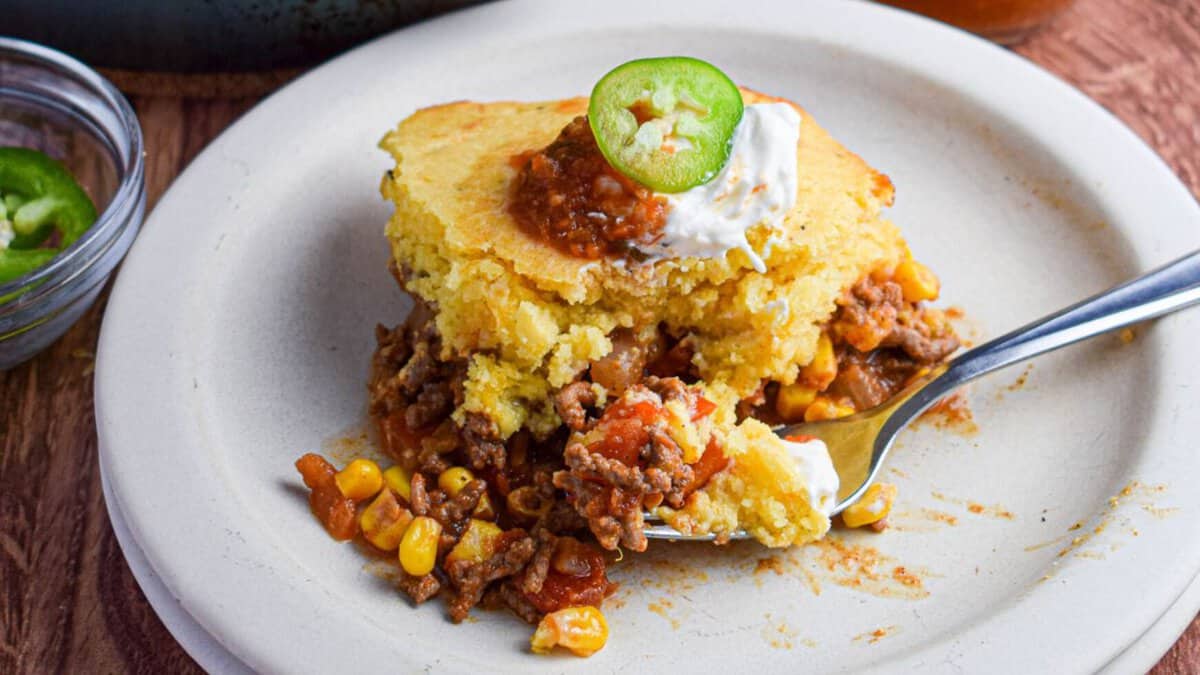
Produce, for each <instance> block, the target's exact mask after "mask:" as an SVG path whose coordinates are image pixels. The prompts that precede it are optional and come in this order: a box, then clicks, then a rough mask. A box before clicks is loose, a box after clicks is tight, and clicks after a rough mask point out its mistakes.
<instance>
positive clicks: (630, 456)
mask: <svg viewBox="0 0 1200 675" xmlns="http://www.w3.org/2000/svg"><path fill="white" fill-rule="evenodd" d="M601 429H602V430H603V434H604V436H603V438H601V439H600V440H598V441H596V442H595V443H592V444H591V445H589V446H588V450H590V451H592V452H596V453H599V454H601V455H604V456H605V457H608V458H609V459H615V460H617V461H618V462H621V463H622V464H625V465H626V466H637V465H638V460H639V459H640V458H641V452H642V448H643V447H645V445H646V444H647V443H649V442H650V431H649V430H648V429H647V428H646V427H645V425H643V424H642V422H641V421H640V420H636V419H619V420H612V421H611V422H608V423H607V424H604V425H603V426H602V427H601Z"/></svg>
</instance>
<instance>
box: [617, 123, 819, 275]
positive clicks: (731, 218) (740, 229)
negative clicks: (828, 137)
mask: <svg viewBox="0 0 1200 675" xmlns="http://www.w3.org/2000/svg"><path fill="white" fill-rule="evenodd" d="M799 141H800V115H799V113H797V112H796V110H795V108H793V107H792V106H790V105H788V104H786V103H754V104H751V105H748V106H746V108H745V110H744V111H743V112H742V119H741V121H740V122H739V123H738V126H737V129H736V130H735V131H734V135H733V144H732V147H731V150H730V155H729V161H727V162H726V163H725V166H724V167H723V168H722V169H721V172H720V173H718V174H717V176H716V177H715V178H713V179H712V180H711V181H709V182H707V183H705V184H703V185H697V186H696V187H694V188H691V189H690V190H686V191H684V192H680V193H676V194H663V195H660V196H661V197H663V198H664V199H665V200H666V201H667V204H668V207H669V209H668V211H667V219H666V224H665V225H664V226H663V229H662V235H661V236H660V237H659V238H658V239H657V240H656V241H654V242H653V243H651V244H648V245H644V246H640V247H639V248H640V250H641V251H642V252H643V253H645V254H646V255H648V256H649V257H651V258H722V257H724V256H725V254H727V253H728V252H729V251H731V250H733V249H738V250H741V251H743V252H744V253H745V254H746V256H747V257H748V258H749V259H750V262H751V264H752V265H754V269H755V270H756V271H758V272H760V273H762V272H766V271H767V266H766V263H765V262H764V261H763V259H762V257H760V256H759V254H758V253H757V252H756V251H755V250H754V249H753V248H751V246H750V242H749V240H748V239H747V238H746V232H747V231H748V230H749V229H750V228H752V227H754V226H756V225H759V224H760V223H767V224H768V226H769V227H771V228H772V229H775V228H778V227H779V226H780V224H781V223H782V222H783V219H784V217H785V216H786V215H787V213H788V212H789V211H790V210H791V209H792V207H793V206H795V204H796V186H797V175H796V146H797V143H799Z"/></svg>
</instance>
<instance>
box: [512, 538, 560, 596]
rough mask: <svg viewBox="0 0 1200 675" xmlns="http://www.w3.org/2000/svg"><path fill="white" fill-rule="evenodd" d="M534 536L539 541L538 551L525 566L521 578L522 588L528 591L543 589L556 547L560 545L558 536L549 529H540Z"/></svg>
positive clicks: (534, 591) (535, 591)
mask: <svg viewBox="0 0 1200 675" xmlns="http://www.w3.org/2000/svg"><path fill="white" fill-rule="evenodd" d="M534 538H535V540H536V541H537V551H536V552H534V554H533V558H532V559H531V560H530V561H529V565H528V566H527V567H526V568H525V574H524V578H523V579H522V580H521V590H522V591H524V592H526V593H537V592H539V591H541V590H542V584H544V583H545V582H546V575H547V574H548V573H549V572H550V559H551V558H552V557H554V549H555V548H557V547H558V539H559V538H558V536H556V535H555V534H554V533H552V532H550V531H549V530H545V529H541V530H538V531H537V532H536V533H535V534H534Z"/></svg>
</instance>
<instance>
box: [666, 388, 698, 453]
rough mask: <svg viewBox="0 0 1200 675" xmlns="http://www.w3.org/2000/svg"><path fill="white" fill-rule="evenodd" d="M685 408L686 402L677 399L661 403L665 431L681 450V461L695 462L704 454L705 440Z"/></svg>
mask: <svg viewBox="0 0 1200 675" xmlns="http://www.w3.org/2000/svg"><path fill="white" fill-rule="evenodd" d="M687 408H688V406H687V404H685V403H684V402H683V401H679V400H673V401H667V402H666V404H665V405H663V409H664V410H665V411H666V420H667V433H668V434H669V435H670V436H671V439H672V440H674V441H675V442H676V443H677V444H679V449H680V450H683V462H684V463H685V464H695V463H696V462H697V461H698V460H699V459H700V455H703V454H704V445H705V441H704V440H702V439H701V438H700V430H699V429H698V428H697V427H696V425H695V424H693V423H692V415H691V413H690V412H689V411H688V409H687Z"/></svg>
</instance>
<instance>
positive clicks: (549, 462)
mask: <svg viewBox="0 0 1200 675" xmlns="http://www.w3.org/2000/svg"><path fill="white" fill-rule="evenodd" d="M382 147H383V148H384V149H385V150H387V151H388V152H389V153H391V154H392V156H393V157H394V158H395V160H396V166H395V168H394V169H392V170H391V171H389V172H388V173H387V175H386V176H385V177H384V180H383V183H382V187H381V191H382V193H383V195H384V196H385V197H386V198H387V199H389V200H390V201H392V202H393V203H394V205H395V213H394V215H393V216H392V219H391V220H390V222H389V223H388V226H387V230H386V233H387V237H388V240H389V242H390V245H391V251H392V258H393V260H392V272H393V274H394V275H395V277H396V280H397V281H398V283H399V284H400V286H401V287H402V288H403V289H404V290H406V291H407V292H408V293H409V294H410V295H411V296H412V297H413V300H414V302H415V306H414V308H413V310H412V312H411V313H410V315H409V317H408V319H407V320H406V321H405V322H404V323H403V324H401V325H399V326H396V327H394V328H385V327H380V328H378V329H377V340H378V348H377V351H376V353H375V356H374V359H373V362H372V367H371V374H370V380H369V385H368V388H369V399H370V405H369V410H370V414H371V417H372V419H373V420H374V422H375V423H376V424H377V425H378V428H379V431H380V439H381V444H382V446H383V450H384V452H385V453H386V454H387V455H389V456H390V458H391V459H392V460H393V461H394V462H395V465H394V466H392V467H390V468H388V469H387V470H386V471H381V470H380V469H379V468H378V466H365V465H357V466H356V465H355V464H354V463H351V465H349V466H347V467H346V468H345V469H343V470H342V471H340V472H339V471H337V470H336V468H335V467H333V466H332V465H330V464H329V463H328V462H326V461H325V460H323V459H321V458H319V457H316V456H314V455H308V456H305V457H304V458H302V459H301V461H300V462H298V463H297V465H298V468H299V469H300V471H301V473H302V474H303V475H304V478H305V482H306V484H308V486H309V487H310V488H311V489H312V494H311V499H310V502H311V505H312V508H313V511H314V513H315V514H316V515H317V516H318V517H319V518H320V519H321V520H322V522H323V523H324V524H325V525H326V527H327V528H328V529H329V532H330V534H331V535H333V536H334V537H335V538H339V539H348V538H353V537H355V536H361V537H362V539H363V540H365V541H367V542H369V543H370V544H371V545H372V546H374V547H376V548H378V549H381V550H383V551H386V552H396V557H397V560H398V562H399V565H400V567H401V568H402V569H403V571H404V576H403V580H402V582H401V587H402V588H403V589H404V590H405V592H406V593H407V594H408V595H409V596H410V597H411V598H412V599H413V600H414V601H415V602H422V601H424V600H426V599H428V598H429V597H432V596H433V595H435V594H438V593H439V592H442V591H443V590H444V591H445V592H446V595H447V598H448V602H449V607H450V616H451V618H452V619H454V620H455V621H460V620H462V619H463V618H465V616H466V615H467V613H468V612H469V611H470V609H471V608H472V607H473V606H475V605H476V604H479V603H483V604H484V605H486V606H497V607H499V606H506V607H508V608H510V609H512V610H513V611H514V612H515V613H516V614H517V615H518V616H520V617H522V618H523V619H525V620H527V621H529V622H531V623H539V622H540V625H539V628H538V631H537V634H536V635H535V637H534V642H533V648H534V651H538V652H541V651H546V650H548V649H550V648H552V647H553V646H554V645H555V644H562V645H564V646H566V647H568V648H570V649H571V650H572V651H574V652H575V653H578V654H582V655H586V654H589V653H592V652H594V651H595V650H596V649H599V647H600V646H603V641H604V638H605V637H606V635H607V624H606V623H605V622H604V620H603V617H602V616H600V615H599V612H598V609H596V608H598V607H599V605H600V604H601V602H602V601H603V599H604V598H605V597H606V596H607V595H609V594H610V593H611V591H612V589H613V588H614V587H613V585H612V584H611V583H610V582H609V581H608V578H607V575H606V572H605V568H606V566H607V564H608V563H609V561H610V560H611V558H612V556H611V555H610V554H609V553H608V552H615V551H619V550H626V551H642V550H645V548H646V546H647V540H646V537H645V535H644V533H643V527H644V522H643V512H644V511H651V512H654V513H656V514H657V515H658V516H659V517H661V518H662V519H663V520H664V521H665V522H667V523H668V524H670V525H671V526H673V527H675V528H676V529H678V530H680V531H681V532H684V533H687V534H712V535H715V537H716V539H717V541H718V542H720V541H723V540H727V539H728V537H729V536H730V535H731V534H733V533H734V532H736V531H739V530H745V531H747V532H749V533H750V534H751V535H752V536H753V537H754V538H755V539H757V540H759V541H760V542H762V543H763V544H765V545H768V546H790V545H796V544H804V543H806V542H811V541H813V540H815V539H818V538H820V537H822V536H824V534H825V533H826V532H827V531H828V529H829V527H830V519H829V513H830V510H831V509H832V507H833V506H834V503H835V501H836V494H837V488H838V485H837V474H836V473H835V472H834V469H833V466H832V463H831V461H830V458H829V454H828V452H827V451H826V449H825V447H824V445H823V444H822V443H821V442H820V441H819V440H816V439H811V438H792V439H780V438H778V437H777V436H775V434H774V433H773V432H772V431H771V425H774V424H777V423H782V422H795V421H800V420H809V421H812V420H818V419H830V418H834V417H839V416H844V415H848V414H851V413H853V412H854V411H856V410H862V409H865V408H869V407H872V406H874V405H876V404H878V403H880V402H882V401H883V400H884V399H886V398H888V397H889V396H890V395H892V394H893V393H894V392H895V391H897V390H898V389H899V388H901V387H903V386H904V384H905V383H906V382H907V381H909V380H911V379H912V378H914V377H916V376H918V375H919V374H921V373H923V372H925V371H926V370H927V369H928V368H929V367H930V366H931V365H933V364H935V363H937V362H939V361H941V360H943V359H945V357H946V356H948V355H949V354H950V353H951V352H952V351H953V350H954V349H956V348H957V346H958V341H957V339H956V338H955V336H954V333H953V330H952V329H951V327H950V326H949V324H948V323H947V321H946V317H945V316H944V314H942V313H941V312H940V311H938V310H936V309H932V308H929V307H927V306H926V305H925V304H924V303H925V302H926V301H929V300H933V299H936V298H937V296H938V291H939V288H938V281H937V278H936V277H935V276H934V275H933V274H932V273H931V272H930V271H929V270H928V269H927V268H925V267H924V266H923V265H921V264H920V263H918V262H916V261H915V260H913V259H912V256H911V255H910V253H909V251H908V248H907V246H906V245H905V243H904V240H903V239H902V238H901V236H900V233H899V231H898V229H897V228H896V227H895V226H894V225H893V224H892V223H890V222H889V221H887V220H886V219H884V218H883V217H882V216H881V211H882V209H883V208H884V207H886V206H888V205H890V204H891V201H892V197H893V190H892V184H891V182H890V181H889V180H888V178H887V177H886V176H884V175H883V174H881V173H879V172H877V171H875V170H874V169H872V168H871V167H870V166H868V165H867V164H866V163H865V162H863V160H861V159H860V158H858V157H857V156H856V155H854V154H853V153H851V152H850V151H849V150H847V149H846V148H844V147H843V146H841V145H840V144H838V142H837V141H835V140H834V139H833V138H831V137H830V136H829V135H828V134H827V133H826V132H825V131H824V130H823V129H822V128H821V127H819V126H818V125H817V123H816V122H815V121H814V120H813V119H812V118H811V117H810V116H809V115H808V113H807V112H805V111H804V110H803V109H802V108H800V107H799V106H798V105H796V104H794V103H792V102H790V101H786V100H784V99H781V98H775V97H770V96H767V95H764V94H760V93H757V92H754V91H751V90H748V89H739V88H737V87H736V86H735V85H733V83H732V82H731V81H730V80H729V79H728V78H727V77H726V76H725V75H724V74H723V73H721V72H720V71H719V70H717V69H716V68H715V67H713V66H712V65H710V64H707V63H704V62H701V61H698V60H696V59H690V58H684V57H673V58H664V59H643V60H638V61H633V62H630V63H627V64H624V65H622V66H619V67H618V68H616V69H615V70H613V71H612V72H610V73H609V74H608V75H606V76H605V77H604V78H603V79H601V80H600V82H599V83H598V84H597V85H596V88H595V89H594V90H593V92H592V96H591V97H590V99H589V98H582V97H581V98H573V99H565V100H559V101H546V102H539V103H513V102H500V103H474V102H459V103H450V104H445V105H440V106H434V107H431V108H426V109H423V110H419V111H417V112H416V113H415V114H413V115H411V116H410V117H408V118H407V119H405V120H404V121H403V122H401V123H400V125H399V127H398V128H397V129H395V130H394V131H392V132H391V133H389V134H388V135H387V136H386V137H385V138H384V139H383V141H382ZM887 502H888V504H890V497H888V499H887ZM881 508H882V507H881ZM879 513H881V511H880V510H879V509H876V510H875V511H869V512H865V513H864V514H861V515H860V517H859V520H860V521H861V522H860V523H859V524H868V523H871V522H878V520H879V519H880V518H881V517H882V516H880V515H879ZM882 513H886V509H884V510H883V511H882ZM873 514H874V515H873ZM872 518H874V520H872ZM682 550H683V549H681V551H682ZM579 608H592V609H590V610H588V611H586V612H583V611H582V610H579ZM592 612H595V615H593V614H592ZM597 616H599V618H598V619H597V618H596V617H597ZM601 633H603V635H601Z"/></svg>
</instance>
